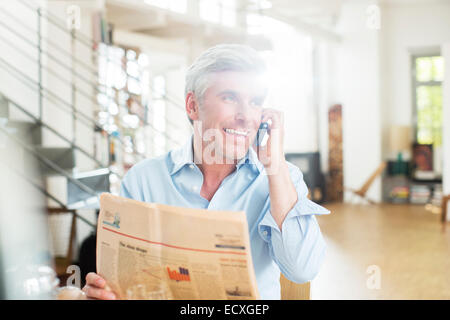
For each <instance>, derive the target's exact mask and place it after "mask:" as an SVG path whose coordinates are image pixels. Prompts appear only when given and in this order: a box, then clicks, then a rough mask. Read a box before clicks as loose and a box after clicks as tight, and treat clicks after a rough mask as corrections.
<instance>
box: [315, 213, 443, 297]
mask: <svg viewBox="0 0 450 320" xmlns="http://www.w3.org/2000/svg"><path fill="white" fill-rule="evenodd" d="M325 207H327V208H328V209H330V210H331V214H330V215H327V216H320V217H318V221H319V224H320V227H321V230H322V233H323V235H324V236H325V240H326V241H327V245H328V251H327V257H326V260H325V263H324V265H323V266H322V268H321V270H320V272H319V274H318V275H317V277H316V278H315V279H314V280H313V281H312V284H311V298H312V299H450V224H448V225H447V227H446V228H445V229H444V228H443V227H442V224H441V222H440V220H439V218H440V217H439V215H436V214H433V213H431V212H429V211H426V210H425V209H424V207H423V206H415V205H414V206H413V205H388V204H383V205H351V204H328V205H325ZM371 265H375V266H377V267H379V270H380V275H381V281H380V289H369V288H368V286H367V281H368V279H369V277H371V275H373V273H370V274H369V273H367V268H368V267H369V266H371ZM375 268H376V267H375ZM371 272H373V271H371ZM369 284H370V283H369Z"/></svg>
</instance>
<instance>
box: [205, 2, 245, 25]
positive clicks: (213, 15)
mask: <svg viewBox="0 0 450 320" xmlns="http://www.w3.org/2000/svg"><path fill="white" fill-rule="evenodd" d="M199 10H200V12H199V14H200V18H202V19H203V20H205V21H209V22H212V23H218V24H222V25H224V26H227V27H233V26H235V25H236V1H235V0H200V3H199Z"/></svg>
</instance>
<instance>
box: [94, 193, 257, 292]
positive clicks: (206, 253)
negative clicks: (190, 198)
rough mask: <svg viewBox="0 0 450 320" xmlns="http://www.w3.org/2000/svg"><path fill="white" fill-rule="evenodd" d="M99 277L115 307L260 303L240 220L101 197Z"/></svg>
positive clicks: (244, 221)
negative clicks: (125, 302) (133, 302)
mask: <svg viewBox="0 0 450 320" xmlns="http://www.w3.org/2000/svg"><path fill="white" fill-rule="evenodd" d="M100 208H101V209H100V214H99V217H98V226H97V273H98V274H99V275H100V276H102V277H103V278H104V279H105V280H106V281H107V283H108V285H109V287H110V288H111V289H112V290H113V292H114V293H115V294H116V295H117V296H118V297H119V298H120V299H192V300H196V299H217V300H227V299H233V300H243V299H252V300H253V299H259V294H258V290H257V284H256V278H255V274H254V268H253V262H252V258H251V251H250V243H249V235H248V226H247V219H246V216H245V212H243V211H240V212H233V211H213V210H204V209H191V208H183V207H175V206H168V205H162V204H155V203H144V202H140V201H136V200H131V199H128V198H123V197H119V196H114V195H112V194H108V193H103V194H102V195H101V196H100Z"/></svg>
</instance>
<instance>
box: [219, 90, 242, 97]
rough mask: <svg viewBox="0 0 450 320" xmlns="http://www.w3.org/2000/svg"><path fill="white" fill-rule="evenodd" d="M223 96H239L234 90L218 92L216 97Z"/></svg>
mask: <svg viewBox="0 0 450 320" xmlns="http://www.w3.org/2000/svg"><path fill="white" fill-rule="evenodd" d="M224 94H232V95H235V96H237V95H239V94H238V92H236V91H234V90H223V91H220V92H219V93H218V94H217V95H218V96H221V95H224Z"/></svg>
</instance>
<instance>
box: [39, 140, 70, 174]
mask: <svg viewBox="0 0 450 320" xmlns="http://www.w3.org/2000/svg"><path fill="white" fill-rule="evenodd" d="M35 150H36V151H37V153H38V154H39V155H41V156H42V157H44V158H46V159H48V160H50V161H51V162H53V163H54V164H56V165H57V166H58V167H59V168H60V169H62V170H64V171H66V172H67V173H69V174H71V173H72V170H73V168H75V151H74V149H73V148H58V147H42V146H36V147H35ZM39 167H40V170H41V173H42V174H43V175H46V176H52V175H56V176H58V175H61V173H59V172H58V171H56V170H54V169H52V168H50V167H48V166H47V165H45V164H44V163H42V162H40V163H39Z"/></svg>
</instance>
